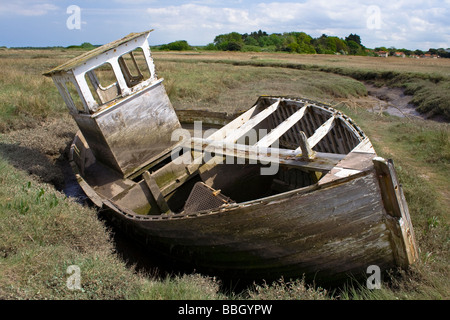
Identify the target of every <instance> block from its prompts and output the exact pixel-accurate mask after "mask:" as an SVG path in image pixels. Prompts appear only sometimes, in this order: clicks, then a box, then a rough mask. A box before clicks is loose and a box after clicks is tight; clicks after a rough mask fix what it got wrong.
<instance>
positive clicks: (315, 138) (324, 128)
mask: <svg viewBox="0 0 450 320" xmlns="http://www.w3.org/2000/svg"><path fill="white" fill-rule="evenodd" d="M334 119H335V117H334V116H332V117H331V118H330V119H328V120H327V121H326V122H325V123H324V124H322V125H321V126H320V127H319V128H318V129H317V130H316V131H315V132H314V134H313V135H312V136H311V137H309V138H308V144H309V145H310V146H311V148H314V147H315V145H316V144H317V143H319V141H320V140H322V139H323V137H325V136H326V135H327V134H328V132H330V130H331V129H332V128H333V127H334Z"/></svg>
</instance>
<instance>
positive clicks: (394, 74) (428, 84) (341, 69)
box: [164, 56, 450, 120]
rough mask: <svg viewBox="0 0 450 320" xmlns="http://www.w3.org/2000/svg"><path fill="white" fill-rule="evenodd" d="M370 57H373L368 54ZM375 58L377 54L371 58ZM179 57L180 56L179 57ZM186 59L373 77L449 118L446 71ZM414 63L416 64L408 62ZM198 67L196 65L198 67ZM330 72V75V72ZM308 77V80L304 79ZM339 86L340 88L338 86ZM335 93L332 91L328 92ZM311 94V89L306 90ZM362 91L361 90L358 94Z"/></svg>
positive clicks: (199, 59)
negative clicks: (400, 89)
mask: <svg viewBox="0 0 450 320" xmlns="http://www.w3.org/2000/svg"><path fill="white" fill-rule="evenodd" d="M367 59H370V58H367ZM372 59H374V58H372ZM178 60H179V58H178ZM164 61H172V62H174V61H177V60H174V59H170V58H164ZM183 62H186V63H193V64H197V63H201V62H208V63H218V64H231V65H234V66H239V67H247V66H257V67H272V68H285V69H295V70H302V71H304V72H303V74H305V75H306V74H307V73H308V72H319V73H317V74H322V75H323V74H324V73H328V75H327V76H326V77H330V79H331V78H334V77H335V75H339V76H345V77H348V78H352V79H355V80H358V81H370V82H373V83H375V84H376V85H379V86H383V85H386V86H389V87H401V88H404V89H405V94H408V95H412V96H413V100H412V101H411V102H412V103H413V104H414V105H416V107H417V110H418V111H419V112H421V113H423V114H425V115H426V116H427V117H434V116H442V117H444V119H446V120H450V99H449V97H450V96H449V95H450V90H449V86H450V78H449V76H448V75H447V74H446V73H445V72H446V71H445V70H444V71H443V74H438V73H435V72H429V71H427V70H425V71H424V72H416V71H411V70H408V69H406V70H408V71H404V70H398V71H397V70H383V69H375V68H373V67H370V66H369V67H366V66H365V65H364V67H358V66H356V67H355V66H352V65H350V64H348V65H347V64H346V65H345V66H335V65H333V64H332V63H330V61H325V63H323V62H322V61H317V60H314V59H312V60H309V61H308V63H299V62H297V61H295V60H294V61H290V60H289V61H288V60H287V59H286V60H285V59H278V60H275V59H250V60H248V59H239V56H237V57H233V59H230V58H228V59H221V58H220V56H219V57H218V59H217V60H211V59H208V60H206V59H203V60H202V57H201V56H200V57H194V58H189V59H184V60H183ZM409 66H410V67H414V65H413V64H410V65H409ZM195 68H197V66H196V67H195ZM330 74H331V75H330ZM305 81H307V80H306V79H305ZM309 84H311V85H315V84H317V83H316V82H314V83H313V82H310V83H309ZM336 89H337V88H336ZM328 93H329V94H331V95H333V94H334V93H333V92H328ZM306 94H308V92H306ZM358 94H359V95H360V94H361V92H358V93H357V95H358Z"/></svg>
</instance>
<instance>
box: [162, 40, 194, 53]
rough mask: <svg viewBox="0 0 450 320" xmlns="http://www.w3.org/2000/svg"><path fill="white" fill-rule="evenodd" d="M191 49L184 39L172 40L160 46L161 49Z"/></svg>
mask: <svg viewBox="0 0 450 320" xmlns="http://www.w3.org/2000/svg"><path fill="white" fill-rule="evenodd" d="M191 49H192V47H191V46H190V45H189V44H188V43H187V41H186V40H179V41H174V42H171V43H168V44H165V45H162V46H161V50H173V51H185V50H191Z"/></svg>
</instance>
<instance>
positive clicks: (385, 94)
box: [364, 83, 446, 122]
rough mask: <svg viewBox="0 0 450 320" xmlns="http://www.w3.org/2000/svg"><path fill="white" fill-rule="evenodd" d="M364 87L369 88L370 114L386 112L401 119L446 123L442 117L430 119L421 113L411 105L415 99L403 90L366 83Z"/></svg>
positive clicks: (368, 102) (368, 103)
mask: <svg viewBox="0 0 450 320" xmlns="http://www.w3.org/2000/svg"><path fill="white" fill-rule="evenodd" d="M364 85H365V86H366V88H367V93H368V96H367V97H366V98H367V99H366V100H367V101H366V103H367V105H368V110H369V111H370V112H374V113H379V114H381V113H383V112H386V113H387V114H389V115H392V116H396V117H400V118H411V119H422V120H430V121H437V122H446V121H445V119H444V118H443V117H442V116H435V117H431V118H429V117H427V116H426V115H424V114H421V113H419V112H418V111H417V110H416V107H415V106H414V104H412V103H411V100H412V98H413V97H412V96H410V95H406V94H405V93H404V90H403V89H402V88H389V87H386V86H383V87H377V86H375V85H373V84H371V83H364Z"/></svg>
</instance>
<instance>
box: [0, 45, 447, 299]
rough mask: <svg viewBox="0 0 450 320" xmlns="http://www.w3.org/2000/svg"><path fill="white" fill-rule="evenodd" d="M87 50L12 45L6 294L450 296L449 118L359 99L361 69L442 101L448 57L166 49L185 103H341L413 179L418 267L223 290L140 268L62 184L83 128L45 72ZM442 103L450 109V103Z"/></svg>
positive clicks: (2, 149) (1, 139) (164, 66)
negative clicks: (332, 282)
mask: <svg viewBox="0 0 450 320" xmlns="http://www.w3.org/2000/svg"><path fill="white" fill-rule="evenodd" d="M355 40H357V39H354V40H352V41H355ZM355 42H357V41H355ZM80 52H81V51H77V50H76V49H73V50H66V49H64V50H26V51H25V50H11V49H8V50H1V51H0V68H1V69H2V73H1V74H0V132H1V134H0V183H1V185H2V188H0V234H1V235H2V237H0V299H200V300H201V299H236V298H239V299H371V300H372V299H409V300H411V299H448V298H449V287H450V274H449V273H450V271H449V268H448V265H449V255H448V250H449V243H450V242H449V238H448V235H449V210H448V208H449V205H450V203H449V199H450V194H449V191H448V190H449V187H448V186H449V180H450V177H449V172H450V170H449V157H450V155H449V150H450V148H449V147H450V141H449V133H450V129H449V126H448V123H441V124H440V123H435V122H429V121H419V120H417V121H416V120H409V119H402V118H397V117H392V116H388V115H385V114H374V113H370V112H368V111H367V110H366V109H367V106H365V105H363V106H360V107H356V104H355V103H349V102H353V101H359V100H358V99H364V98H365V96H366V94H367V91H366V89H365V86H364V85H363V84H362V83H361V82H360V80H370V81H372V82H374V83H376V84H379V85H386V84H387V85H390V86H401V87H404V88H405V89H406V90H407V92H409V93H413V94H414V98H415V99H416V98H417V99H419V98H420V97H423V99H424V100H423V103H427V101H428V103H429V104H430V105H431V104H436V105H440V104H438V103H437V102H439V101H444V100H445V99H447V101H448V92H449V91H448V83H449V82H448V78H447V76H446V75H445V73H446V69H445V68H443V67H442V64H441V65H436V66H435V65H429V66H425V67H426V68H427V69H420V68H423V67H424V65H422V64H421V65H415V64H411V63H408V64H406V65H404V66H403V65H399V64H396V65H394V66H392V65H384V66H382V67H383V68H384V69H383V68H381V67H380V68H379V69H375V68H372V67H371V66H372V65H373V60H372V59H378V58H372V57H354V56H353V57H344V56H342V57H336V56H331V57H330V56H326V55H321V56H320V57H319V58H317V56H307V55H296V56H297V57H302V59H304V60H301V62H299V60H288V58H287V57H289V59H292V57H293V56H294V55H287V54H286V55H283V54H273V55H266V54H264V55H263V54H261V56H260V55H256V54H252V55H251V56H250V57H249V55H248V54H244V53H241V54H238V53H234V52H233V58H232V59H229V57H228V56H223V54H224V53H223V52H208V53H207V54H202V53H199V54H197V53H196V55H195V57H194V58H193V57H192V56H185V55H177V58H176V59H175V58H173V57H170V56H169V55H168V54H167V53H161V56H158V55H157V54H156V55H155V61H156V68H157V71H158V75H159V76H161V77H164V78H165V86H166V89H167V91H168V93H169V95H170V98H171V101H172V103H173V105H174V107H175V108H177V109H205V108H208V109H210V110H211V109H213V108H214V109H213V110H214V111H227V112H230V113H233V112H235V111H238V110H239V111H240V110H243V109H245V108H248V107H250V106H251V105H252V104H253V103H254V102H255V101H256V99H257V97H258V96H260V95H263V94H268V95H271V94H273V95H288V96H304V97H308V98H312V99H317V100H322V101H324V102H328V103H330V104H332V105H334V106H335V107H336V108H338V109H341V110H342V111H344V112H345V113H346V114H347V115H349V116H350V117H352V118H353V119H354V120H355V121H356V122H357V123H358V125H359V126H361V128H362V129H363V130H364V131H365V132H366V134H367V135H368V136H369V137H370V139H371V141H372V143H373V144H374V147H375V149H376V150H377V153H378V154H379V155H380V156H383V157H387V158H393V159H394V162H395V165H396V169H397V172H398V174H399V178H400V181H401V183H402V184H403V188H404V191H405V195H406V197H407V201H408V205H409V209H410V213H411V218H412V222H413V226H414V231H415V235H416V239H417V243H418V245H419V248H420V260H419V261H418V263H416V264H415V265H414V266H412V267H411V268H410V269H408V270H404V271H400V270H392V272H391V273H390V274H388V275H386V276H385V277H384V282H383V283H382V289H381V290H369V289H367V288H366V287H365V285H364V284H356V283H355V284H354V285H352V286H348V287H345V288H340V289H335V290H324V289H323V288H314V287H310V285H309V284H307V283H305V282H304V281H303V280H301V279H297V280H292V281H291V280H290V279H285V280H283V279H281V280H280V281H278V282H276V283H272V284H259V285H254V286H253V287H250V288H249V289H248V290H247V291H244V292H241V293H236V294H233V293H230V292H223V291H221V284H220V281H219V280H217V279H214V278H209V277H204V276H201V275H198V274H193V275H179V276H175V275H174V276H170V277H164V278H162V279H160V278H157V277H155V276H153V275H150V274H145V273H142V272H137V271H136V270H135V269H134V268H133V267H132V266H131V267H130V266H127V264H126V263H125V262H124V261H123V260H122V259H121V258H120V257H119V255H118V254H117V253H116V251H115V250H116V249H115V246H114V242H113V241H112V240H111V233H110V232H111V230H108V229H107V228H106V227H105V225H104V224H103V223H102V222H101V221H100V220H99V219H98V218H97V212H96V211H95V210H93V209H91V208H88V207H84V206H82V205H80V204H79V203H77V202H74V201H73V200H71V199H69V198H67V197H66V196H65V195H63V194H62V193H61V192H58V191H56V189H55V187H54V185H55V184H56V181H60V179H58V178H57V175H58V174H59V175H61V173H60V172H59V171H58V170H59V168H58V167H57V161H61V160H64V149H65V147H66V146H67V143H69V142H70V141H71V137H73V134H74V133H75V132H76V130H77V129H76V126H75V125H74V124H73V123H70V125H69V124H68V123H69V122H68V121H69V120H67V119H68V117H67V110H66V108H65V106H64V105H63V102H62V99H61V98H60V96H59V94H58V92H57V89H56V87H55V86H54V84H53V83H52V81H51V80H50V79H47V78H45V77H43V76H42V73H43V72H45V71H47V70H49V69H50V68H52V67H54V66H55V65H58V64H60V63H62V62H64V61H67V60H68V59H70V58H72V57H74V56H77V55H79V54H80ZM235 54H236V55H235ZM313 57H315V58H313ZM338 58H339V59H338ZM296 59H297V58H296ZM394 60H395V61H399V60H404V59H394V58H393V60H392V61H394ZM411 60H412V59H411ZM442 60H444V59H442ZM382 61H384V60H382ZM439 63H443V62H439ZM426 99H429V100H426ZM343 101H344V102H343ZM444 102H445V101H444ZM442 106H443V108H444V112H445V110H448V102H447V104H442ZM55 137H56V138H55ZM39 161H40V162H39ZM43 163H45V165H44V164H43ZM58 172H59V173H58ZM50 176H52V177H51V178H50ZM42 181H47V182H51V183H52V184H48V183H43V182H42ZM71 265H78V266H79V267H80V268H81V270H82V273H81V287H82V290H70V289H68V288H67V286H66V281H67V279H68V277H69V274H68V273H67V268H68V267H69V266H71Z"/></svg>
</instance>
